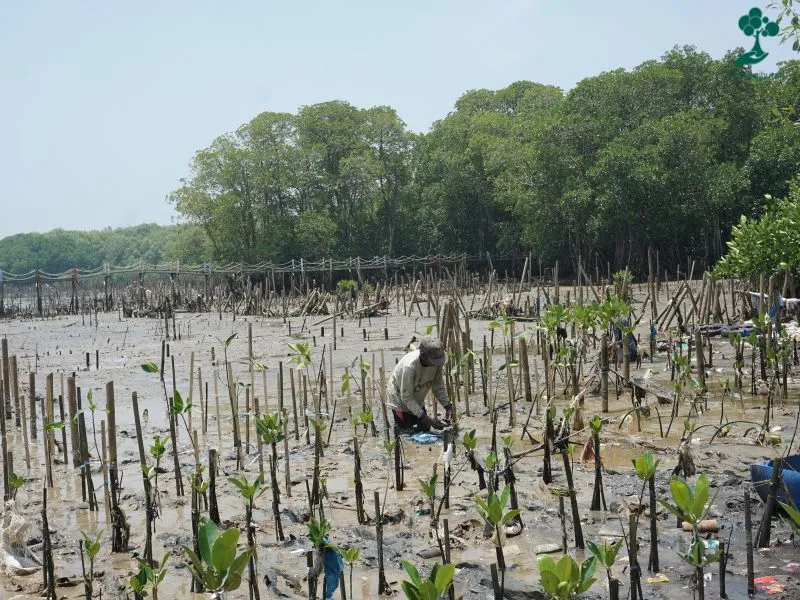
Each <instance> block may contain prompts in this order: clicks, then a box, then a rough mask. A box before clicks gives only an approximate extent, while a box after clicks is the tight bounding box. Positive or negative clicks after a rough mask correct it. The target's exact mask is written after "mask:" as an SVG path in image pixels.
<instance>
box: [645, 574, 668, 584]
mask: <svg viewBox="0 0 800 600" xmlns="http://www.w3.org/2000/svg"><path fill="white" fill-rule="evenodd" d="M647 583H669V577H667V576H666V575H664V573H658V574H657V575H654V576H653V577H648V578H647Z"/></svg>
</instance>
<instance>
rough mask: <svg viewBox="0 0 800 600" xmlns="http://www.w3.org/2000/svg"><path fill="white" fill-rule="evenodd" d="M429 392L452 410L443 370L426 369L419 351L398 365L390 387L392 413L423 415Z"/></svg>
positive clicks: (388, 387)
mask: <svg viewBox="0 0 800 600" xmlns="http://www.w3.org/2000/svg"><path fill="white" fill-rule="evenodd" d="M428 390H430V391H432V392H433V395H434V396H435V397H436V399H437V400H438V401H439V404H441V405H442V407H443V408H445V409H448V408H450V406H451V404H450V397H449V396H448V395H447V388H446V387H445V385H444V377H443V375H442V367H435V366H430V367H424V366H422V363H421V362H420V360H419V350H414V351H412V352H409V353H408V354H406V355H405V356H404V357H403V358H401V359H400V361H399V362H398V363H397V365H396V366H395V368H394V370H393V371H392V375H391V377H389V382H388V383H387V384H386V405H387V406H388V407H389V408H391V409H392V410H399V411H401V412H405V413H410V414H412V415H414V416H417V417H419V416H421V415H422V412H423V411H424V410H425V396H427V394H428Z"/></svg>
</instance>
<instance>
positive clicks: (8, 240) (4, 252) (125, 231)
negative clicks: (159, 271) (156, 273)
mask: <svg viewBox="0 0 800 600" xmlns="http://www.w3.org/2000/svg"><path fill="white" fill-rule="evenodd" d="M209 250H210V246H209V244H208V242H207V240H206V237H205V235H204V234H203V232H202V231H200V230H199V229H197V228H196V227H195V226H193V225H185V224H184V225H170V226H162V225H153V224H148V225H136V226H135V227H122V228H119V229H110V228H109V229H104V230H101V231H65V230H63V229H55V230H53V231H49V232H47V233H20V234H17V235H10V236H8V237H5V238H2V239H0V269H3V270H4V271H7V272H10V273H18V274H21V273H27V272H30V271H32V270H34V269H40V270H41V271H44V272H46V273H63V272H64V271H67V270H69V269H71V268H72V267H73V266H76V267H78V268H79V269H88V268H95V267H99V266H101V265H102V264H103V263H105V262H108V263H109V264H111V265H118V266H122V265H132V264H134V263H136V262H138V261H139V260H142V261H144V262H146V263H150V264H154V263H159V262H165V261H170V260H181V261H184V262H188V263H197V262H200V261H202V260H205V259H207V258H209V257H210V254H211V253H210V251H209Z"/></svg>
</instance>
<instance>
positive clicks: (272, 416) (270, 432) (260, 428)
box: [256, 413, 283, 444]
mask: <svg viewBox="0 0 800 600" xmlns="http://www.w3.org/2000/svg"><path fill="white" fill-rule="evenodd" d="M256 431H257V432H258V435H260V436H261V439H263V440H264V442H265V443H267V444H277V443H278V442H280V441H282V440H283V416H282V415H281V414H280V413H264V414H263V415H261V417H260V418H258V419H256Z"/></svg>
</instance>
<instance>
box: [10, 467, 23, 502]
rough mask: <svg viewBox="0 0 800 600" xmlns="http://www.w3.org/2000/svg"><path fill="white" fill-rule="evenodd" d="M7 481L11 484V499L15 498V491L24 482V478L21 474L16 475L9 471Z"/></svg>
mask: <svg viewBox="0 0 800 600" xmlns="http://www.w3.org/2000/svg"><path fill="white" fill-rule="evenodd" d="M8 483H9V484H10V485H11V499H12V500H16V499H17V492H18V491H19V490H20V488H21V487H22V486H23V485H24V484H25V478H24V477H23V476H22V475H17V474H16V473H9V474H8Z"/></svg>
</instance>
